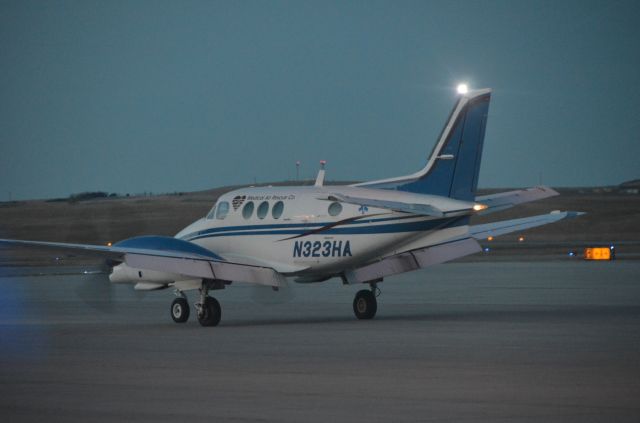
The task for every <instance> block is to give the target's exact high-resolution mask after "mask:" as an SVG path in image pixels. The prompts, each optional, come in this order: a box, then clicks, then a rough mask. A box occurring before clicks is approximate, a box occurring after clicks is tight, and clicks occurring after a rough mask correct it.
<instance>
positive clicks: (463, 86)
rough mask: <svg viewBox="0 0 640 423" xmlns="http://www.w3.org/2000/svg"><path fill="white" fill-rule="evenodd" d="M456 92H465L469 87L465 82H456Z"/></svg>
mask: <svg viewBox="0 0 640 423" xmlns="http://www.w3.org/2000/svg"><path fill="white" fill-rule="evenodd" d="M456 90H457V91H458V94H466V93H468V92H469V87H468V86H467V84H458V88H456Z"/></svg>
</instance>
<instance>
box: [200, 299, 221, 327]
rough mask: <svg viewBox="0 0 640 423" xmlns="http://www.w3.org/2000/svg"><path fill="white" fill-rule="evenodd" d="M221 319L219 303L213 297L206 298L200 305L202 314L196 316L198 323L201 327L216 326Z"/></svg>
mask: <svg viewBox="0 0 640 423" xmlns="http://www.w3.org/2000/svg"><path fill="white" fill-rule="evenodd" d="M221 317H222V308H221V307H220V303H219V302H218V300H216V299H215V298H213V297H207V298H206V300H205V301H204V304H203V305H202V313H199V314H198V322H200V324H201V325H202V326H218V323H220V318H221Z"/></svg>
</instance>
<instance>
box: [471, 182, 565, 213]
mask: <svg viewBox="0 0 640 423" xmlns="http://www.w3.org/2000/svg"><path fill="white" fill-rule="evenodd" d="M556 195H559V194H558V192H557V191H554V190H553V189H551V188H549V187H545V186H539V187H534V188H527V189H521V190H515V191H507V192H501V193H498V194H491V195H482V196H479V197H476V201H477V202H478V203H481V204H484V205H485V206H487V208H486V209H484V210H482V211H481V212H480V213H478V214H488V213H493V212H497V211H500V210H505V209H508V208H511V207H513V206H515V205H516V204H522V203H528V202H530V201H536V200H541V199H543V198H548V197H554V196H556Z"/></svg>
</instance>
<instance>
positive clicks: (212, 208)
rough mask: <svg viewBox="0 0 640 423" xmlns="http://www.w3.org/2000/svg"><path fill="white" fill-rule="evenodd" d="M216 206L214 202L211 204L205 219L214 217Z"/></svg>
mask: <svg viewBox="0 0 640 423" xmlns="http://www.w3.org/2000/svg"><path fill="white" fill-rule="evenodd" d="M217 204H218V202H215V203H214V204H213V207H211V210H209V213H207V217H206V218H207V219H213V218H214V216H215V215H216V205H217Z"/></svg>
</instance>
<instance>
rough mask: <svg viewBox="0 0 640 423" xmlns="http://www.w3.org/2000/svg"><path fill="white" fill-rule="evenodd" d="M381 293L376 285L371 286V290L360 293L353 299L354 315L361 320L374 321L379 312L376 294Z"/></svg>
mask: <svg viewBox="0 0 640 423" xmlns="http://www.w3.org/2000/svg"><path fill="white" fill-rule="evenodd" d="M377 292H379V290H378V288H377V287H376V286H375V284H371V290H368V289H363V290H360V291H358V293H357V294H356V297H355V298H354V299H353V313H354V314H355V315H356V317H357V318H358V319H360V320H368V319H373V317H374V316H375V315H376V311H378V301H377V300H376V294H377Z"/></svg>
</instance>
